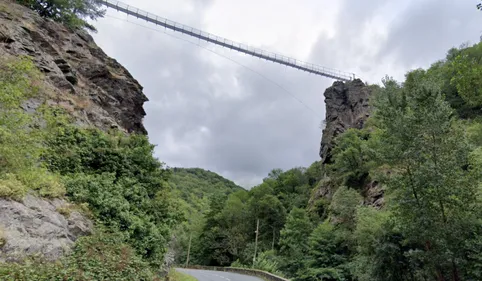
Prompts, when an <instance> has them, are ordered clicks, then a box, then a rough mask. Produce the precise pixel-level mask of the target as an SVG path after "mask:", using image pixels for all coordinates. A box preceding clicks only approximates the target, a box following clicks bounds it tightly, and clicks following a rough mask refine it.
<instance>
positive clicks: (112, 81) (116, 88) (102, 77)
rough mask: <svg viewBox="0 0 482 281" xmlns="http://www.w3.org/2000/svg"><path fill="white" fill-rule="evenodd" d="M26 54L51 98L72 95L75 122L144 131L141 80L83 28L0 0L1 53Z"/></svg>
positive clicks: (56, 98) (57, 99)
mask: <svg viewBox="0 0 482 281" xmlns="http://www.w3.org/2000/svg"><path fill="white" fill-rule="evenodd" d="M8 55H11V56H15V57H18V56H21V55H28V56H31V57H32V58H33V60H34V62H35V64H36V65H37V66H38V68H39V69H40V70H41V71H42V72H43V73H44V74H45V77H46V79H45V85H47V86H48V88H49V89H51V93H49V94H50V95H49V96H50V97H51V99H52V101H54V102H56V103H61V102H64V103H65V101H71V102H72V103H73V108H74V109H75V110H72V111H71V112H70V113H71V114H72V115H73V116H75V117H76V118H77V119H78V122H77V123H78V124H89V125H93V126H96V127H99V128H101V129H110V128H112V127H118V128H122V129H124V130H125V131H126V132H137V133H144V134H145V133H147V132H146V130H145V128H144V126H143V125H142V119H143V117H144V116H145V111H144V109H143V104H144V102H146V101H147V97H146V96H145V95H144V94H143V93H142V86H141V85H140V84H139V83H138V82H137V81H136V80H135V79H134V78H133V77H132V75H130V74H129V72H128V71H127V70H126V69H125V68H124V67H123V66H122V65H120V64H119V63H118V62H117V61H116V60H114V59H111V58H110V57H108V56H107V55H106V54H105V53H104V52H103V51H102V50H101V49H100V48H99V47H97V46H96V44H95V42H94V40H93V39H92V37H91V36H90V35H89V34H88V33H87V32H85V31H72V30H69V29H67V28H66V27H65V26H63V25H61V24H58V23H56V22H53V21H51V20H48V19H44V18H41V17H40V16H38V15H37V14H36V13H35V12H33V11H31V10H29V9H27V8H25V7H23V6H20V5H17V4H15V3H13V2H12V1H7V0H0V57H4V56H8Z"/></svg>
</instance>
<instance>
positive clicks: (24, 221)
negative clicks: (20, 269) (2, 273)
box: [0, 195, 93, 262]
mask: <svg viewBox="0 0 482 281" xmlns="http://www.w3.org/2000/svg"><path fill="white" fill-rule="evenodd" d="M92 228H93V224H92V222H91V221H90V220H89V219H88V218H87V217H86V216H85V215H83V214H82V213H81V212H79V211H78V210H76V209H74V208H73V205H70V204H69V203H68V202H67V201H65V200H61V199H52V200H46V199H40V198H37V197H34V196H32V195H27V196H26V197H25V198H24V199H23V200H22V202H16V201H11V200H5V199H1V198H0V231H1V235H0V236H1V237H0V262H6V261H7V262H12V261H22V260H23V259H24V258H25V257H26V256H40V257H42V258H45V259H47V260H57V259H58V258H60V257H61V256H63V255H64V254H65V253H66V252H68V251H69V250H70V248H71V246H72V245H73V244H74V241H75V240H77V238H78V237H80V236H84V235H88V234H91V232H92Z"/></svg>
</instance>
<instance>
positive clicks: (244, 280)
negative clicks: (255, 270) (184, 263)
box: [176, 268, 263, 281]
mask: <svg viewBox="0 0 482 281" xmlns="http://www.w3.org/2000/svg"><path fill="white" fill-rule="evenodd" d="M176 270H177V271H179V272H182V273H186V274H189V275H191V276H193V277H194V278H196V279H197V280H198V281H263V279H261V278H258V277H254V276H248V275H243V274H239V273H232V272H224V271H211V270H199V269H185V268H176Z"/></svg>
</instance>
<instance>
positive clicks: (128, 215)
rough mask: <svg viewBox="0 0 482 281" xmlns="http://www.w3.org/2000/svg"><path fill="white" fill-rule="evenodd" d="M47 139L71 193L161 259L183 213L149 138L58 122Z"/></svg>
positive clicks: (145, 253) (143, 251)
mask: <svg viewBox="0 0 482 281" xmlns="http://www.w3.org/2000/svg"><path fill="white" fill-rule="evenodd" d="M47 145H48V149H47V151H46V153H45V154H44V155H43V158H44V161H45V162H46V163H47V164H48V167H49V169H50V170H51V171H54V172H58V173H60V174H62V175H63V176H64V178H65V186H66V188H67V196H69V197H70V198H71V200H73V202H75V203H79V204H82V203H87V204H88V205H89V207H90V209H91V210H92V212H93V213H94V215H95V217H96V218H97V219H98V220H99V221H100V222H101V223H102V224H104V225H105V226H108V227H109V228H110V229H113V230H116V231H120V232H122V233H123V234H124V235H125V237H126V239H127V241H129V244H130V245H132V246H133V247H134V248H135V249H136V250H137V251H138V253H139V254H140V255H141V256H142V257H144V258H146V259H147V260H149V261H150V262H151V263H153V264H157V263H159V262H161V261H162V257H163V254H164V252H165V245H166V244H167V242H168V238H169V229H170V228H171V227H172V226H173V225H174V223H175V222H176V221H177V220H178V219H179V218H180V217H179V212H178V211H177V210H176V209H175V208H174V206H172V205H171V203H170V201H169V192H168V190H167V188H166V187H167V184H166V179H167V176H168V172H167V171H166V170H163V169H162V163H160V162H158V161H157V160H156V159H155V158H154V157H153V149H154V147H153V146H152V145H151V144H149V142H148V140H147V138H146V137H145V136H140V135H130V136H125V135H122V134H119V133H111V134H106V133H103V132H101V131H100V130H97V129H81V128H77V127H74V126H60V127H57V130H55V131H53V132H52V133H51V134H50V135H49V138H48V139H47Z"/></svg>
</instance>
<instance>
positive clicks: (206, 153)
mask: <svg viewBox="0 0 482 281" xmlns="http://www.w3.org/2000/svg"><path fill="white" fill-rule="evenodd" d="M123 2H124V3H127V4H129V5H133V6H136V7H138V8H141V9H144V10H147V11H149V12H151V13H153V14H156V15H159V16H161V17H165V18H168V19H170V20H173V21H177V22H180V23H183V24H186V25H190V26H192V27H195V28H198V29H201V30H204V31H207V32H210V33H213V34H216V35H219V36H222V37H226V38H228V39H231V40H234V41H237V42H241V43H246V44H249V45H251V46H253V47H258V48H262V49H266V50H269V51H273V52H277V53H281V54H284V55H287V56H291V57H295V58H297V59H300V60H304V61H309V62H312V63H316V64H319V65H322V66H326V67H331V68H336V69H340V70H343V71H348V72H353V73H356V74H357V76H359V77H361V78H362V79H363V80H365V81H368V82H369V83H379V82H380V80H381V78H382V77H384V76H385V75H387V74H388V75H390V76H393V77H395V78H397V79H402V78H403V75H404V73H405V72H407V71H408V70H410V69H413V68H418V67H428V66H429V65H430V64H431V63H432V62H434V61H435V60H437V59H440V58H443V57H444V56H445V53H446V51H447V50H448V49H449V48H451V47H454V46H455V47H456V46H459V45H460V44H462V43H464V42H471V43H477V42H478V41H479V37H480V35H481V34H482V12H478V11H477V10H476V8H475V5H476V4H477V2H478V1H476V0H403V1H388V0H370V1H360V0H340V1H333V0H298V1H293V0H243V1H240V0H175V1H173V0H155V1H154V0H124V1H123ZM96 27H97V29H98V33H97V34H95V35H94V37H95V40H96V41H97V43H98V44H99V45H100V46H101V47H102V48H103V49H104V51H105V52H106V53H107V54H109V55H110V56H112V57H114V58H115V59H117V60H118V61H119V62H120V63H122V64H123V65H124V66H125V67H126V68H127V69H128V70H129V71H130V72H131V73H132V74H133V75H134V77H136V78H137V79H138V80H139V82H140V83H141V84H142V85H143V86H144V92H145V94H146V95H147V97H148V98H149V100H150V101H149V102H147V103H146V104H145V106H144V107H145V109H146V111H147V116H146V118H145V119H144V124H145V126H146V128H147V130H148V131H149V138H150V140H151V142H152V143H154V144H156V145H157V148H156V156H157V157H158V158H159V159H160V160H161V161H163V162H165V163H166V164H167V165H168V166H170V167H201V168H204V169H208V170H211V171H214V172H217V173H219V174H221V175H223V176H225V177H227V178H229V179H231V180H234V181H235V182H236V183H238V184H240V185H242V186H244V187H247V188H249V187H251V186H253V185H255V184H259V183H260V182H261V181H262V178H263V177H265V176H266V175H267V173H268V172H269V171H270V170H271V169H273V168H281V169H285V170H286V169H289V168H292V167H297V166H308V165H310V164H311V163H312V162H314V161H316V160H318V159H319V156H318V150H319V142H320V138H321V128H320V124H321V122H322V120H323V119H324V116H325V108H324V102H323V99H324V98H323V92H324V90H325V88H327V87H329V86H330V85H331V84H332V83H333V80H331V79H328V78H324V77H320V76H315V75H309V74H307V73H304V72H300V71H296V70H293V69H289V68H287V67H284V66H281V65H277V64H273V63H269V62H266V61H261V60H259V59H256V58H252V57H249V56H246V55H243V54H237V53H234V52H233V51H230V50H226V49H223V48H221V47H216V46H212V45H211V44H208V43H205V42H199V41H198V40H196V39H191V38H189V37H186V36H183V35H180V34H178V33H174V32H169V31H165V30H164V29H162V28H158V27H156V26H154V25H151V24H148V23H146V22H143V21H139V20H137V19H135V18H132V17H127V16H126V15H123V14H121V13H118V12H115V11H108V13H107V16H106V17H105V18H103V19H100V20H99V21H98V22H97V23H96Z"/></svg>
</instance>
